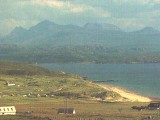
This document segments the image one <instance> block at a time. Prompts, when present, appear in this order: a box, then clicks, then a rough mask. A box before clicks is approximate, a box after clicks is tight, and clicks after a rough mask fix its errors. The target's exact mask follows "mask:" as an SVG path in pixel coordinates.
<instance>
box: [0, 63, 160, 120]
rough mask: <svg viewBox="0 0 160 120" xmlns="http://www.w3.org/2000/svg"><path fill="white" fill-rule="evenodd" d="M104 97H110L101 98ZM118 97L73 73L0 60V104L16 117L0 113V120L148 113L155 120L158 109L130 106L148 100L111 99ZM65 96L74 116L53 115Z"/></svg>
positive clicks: (121, 118) (122, 117)
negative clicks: (15, 111)
mask: <svg viewBox="0 0 160 120" xmlns="http://www.w3.org/2000/svg"><path fill="white" fill-rule="evenodd" d="M7 83H10V84H15V85H13V86H8V85H7ZM106 97H109V98H112V99H109V100H108V101H104V99H105V98H106ZM119 98H121V96H120V95H119V94H117V93H115V92H112V91H106V90H104V89H103V88H101V87H99V86H98V85H97V84H95V83H92V82H91V81H90V80H85V79H84V78H83V77H80V76H77V75H72V74H69V73H64V72H54V71H48V70H46V69H44V68H41V67H36V66H33V65H29V64H25V65H24V64H17V63H11V62H0V106H15V107H16V109H17V115H16V116H0V120H63V119H68V120H72V119H73V120H83V119H84V120H87V119H88V120H103V119H104V120H105V119H107V120H142V119H144V118H147V117H148V116H150V115H151V116H154V118H155V119H157V117H158V114H159V111H156V110H152V111H149V110H144V111H137V110H132V109H131V107H132V106H145V105H147V104H148V103H118V102H113V101H116V100H117V99H119ZM66 99H67V101H68V105H67V106H68V107H69V108H75V110H76V115H58V114H57V110H58V108H63V107H65V104H64V103H65V101H66ZM28 113H29V114H28Z"/></svg>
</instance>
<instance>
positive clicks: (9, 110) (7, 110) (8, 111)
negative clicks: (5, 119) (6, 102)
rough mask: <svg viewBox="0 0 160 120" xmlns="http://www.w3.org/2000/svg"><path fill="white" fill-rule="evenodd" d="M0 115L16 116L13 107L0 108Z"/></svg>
mask: <svg viewBox="0 0 160 120" xmlns="http://www.w3.org/2000/svg"><path fill="white" fill-rule="evenodd" d="M0 115H16V108H15V106H5V107H0Z"/></svg>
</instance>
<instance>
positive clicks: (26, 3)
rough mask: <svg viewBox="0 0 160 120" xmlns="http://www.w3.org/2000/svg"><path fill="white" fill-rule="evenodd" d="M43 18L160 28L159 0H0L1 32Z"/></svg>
mask: <svg viewBox="0 0 160 120" xmlns="http://www.w3.org/2000/svg"><path fill="white" fill-rule="evenodd" d="M43 20H50V21H52V22H55V23H57V24H62V25H66V24H74V25H79V26H82V25H84V24H86V23H88V22H92V23H95V22H96V23H110V24H114V25H117V26H119V27H120V28H121V29H122V30H124V31H134V30H139V29H142V28H144V27H146V26H147V27H148V26H149V27H154V28H155V29H158V30H160V0H0V35H6V34H8V33H9V32H11V31H12V30H13V29H14V28H15V27H19V26H21V27H24V28H26V29H29V28H30V27H31V26H33V25H36V24H37V23H39V22H41V21H43Z"/></svg>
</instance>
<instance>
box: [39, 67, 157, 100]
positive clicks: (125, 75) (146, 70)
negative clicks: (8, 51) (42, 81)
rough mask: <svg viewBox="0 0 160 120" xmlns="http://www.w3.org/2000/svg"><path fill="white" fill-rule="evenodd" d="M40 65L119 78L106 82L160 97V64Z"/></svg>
mask: <svg viewBox="0 0 160 120" xmlns="http://www.w3.org/2000/svg"><path fill="white" fill-rule="evenodd" d="M40 66H43V67H46V68H48V69H50V70H58V71H65V72H69V73H74V74H78V75H81V76H86V77H88V78H89V79H92V80H117V81H116V82H106V83H104V84H110V85H116V86H120V87H123V88H125V89H128V90H131V91H133V92H136V93H139V94H141V95H144V96H150V97H159V98H160V64H41V65H40Z"/></svg>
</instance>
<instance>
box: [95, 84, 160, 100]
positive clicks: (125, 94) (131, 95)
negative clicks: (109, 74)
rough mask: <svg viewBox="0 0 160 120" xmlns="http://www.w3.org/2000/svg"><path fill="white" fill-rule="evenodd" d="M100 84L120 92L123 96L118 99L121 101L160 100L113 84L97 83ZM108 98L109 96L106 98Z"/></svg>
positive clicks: (106, 88)
mask: <svg viewBox="0 0 160 120" xmlns="http://www.w3.org/2000/svg"><path fill="white" fill-rule="evenodd" d="M97 85H98V86H100V87H102V88H103V89H105V90H107V91H113V92H116V93H118V94H119V95H120V96H121V97H122V98H121V99H119V100H117V101H119V102H152V101H154V100H155V99H156V100H160V99H158V98H154V99H153V98H150V97H145V96H141V95H138V94H136V93H133V92H131V91H128V90H126V89H123V88H120V87H117V86H111V85H104V84H97ZM106 100H107V98H106Z"/></svg>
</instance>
